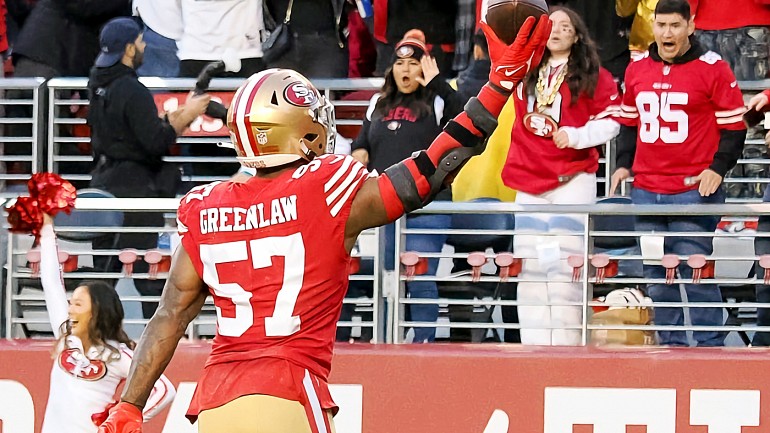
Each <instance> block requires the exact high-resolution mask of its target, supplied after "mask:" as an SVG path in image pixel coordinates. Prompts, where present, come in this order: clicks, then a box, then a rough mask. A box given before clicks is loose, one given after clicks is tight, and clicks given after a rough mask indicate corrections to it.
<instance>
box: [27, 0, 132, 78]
mask: <svg viewBox="0 0 770 433" xmlns="http://www.w3.org/2000/svg"><path fill="white" fill-rule="evenodd" d="M130 14H131V9H130V5H129V4H128V3H127V2H126V1H125V0H103V1H99V2H92V1H85V0H73V1H67V2H61V1H58V0H40V1H39V2H38V3H37V5H36V6H35V7H34V9H32V12H31V13H30V15H29V17H28V18H27V19H26V21H25V22H24V26H23V27H22V29H21V32H20V34H19V36H18V39H17V40H16V43H15V45H14V47H13V58H14V67H15V69H14V74H15V76H17V77H45V78H52V77H58V76H65V77H85V76H87V75H88V69H89V68H90V66H91V65H92V64H93V62H94V59H95V58H96V56H97V55H98V54H99V38H98V31H99V28H100V27H101V26H102V25H103V24H104V23H106V22H107V21H108V20H109V19H111V18H114V17H118V16H127V15H130Z"/></svg>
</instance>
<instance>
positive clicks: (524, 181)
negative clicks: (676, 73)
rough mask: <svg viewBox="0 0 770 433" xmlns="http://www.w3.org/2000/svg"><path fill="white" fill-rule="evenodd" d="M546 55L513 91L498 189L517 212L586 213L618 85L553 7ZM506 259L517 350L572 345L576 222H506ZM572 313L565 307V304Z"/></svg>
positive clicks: (569, 218)
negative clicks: (565, 207)
mask: <svg viewBox="0 0 770 433" xmlns="http://www.w3.org/2000/svg"><path fill="white" fill-rule="evenodd" d="M550 18H551V21H552V22H553V27H552V30H551V37H550V38H549V40H548V44H547V49H546V51H545V54H544V55H543V59H542V60H541V62H540V64H539V66H538V67H537V68H534V69H533V70H532V71H531V72H530V73H529V75H528V76H527V78H526V79H525V81H524V82H522V83H521V84H520V85H519V87H518V88H517V89H516V91H515V92H514V95H513V96H514V102H515V108H516V121H515V122H514V125H513V131H512V134H511V146H510V149H509V150H508V158H507V161H506V163H505V166H504V167H503V172H502V178H503V182H504V183H505V184H506V185H507V186H509V187H511V188H513V189H515V190H517V191H518V192H517V195H516V203H518V204H588V203H593V202H594V201H595V200H596V172H597V170H598V169H599V152H598V150H597V149H596V147H597V146H600V145H602V144H604V143H606V142H607V141H609V140H611V139H612V138H613V137H615V136H616V135H617V134H618V132H619V130H620V125H619V124H618V123H617V122H615V121H614V120H612V119H610V118H609V117H608V116H609V115H610V114H611V113H612V112H613V111H614V110H615V108H616V107H617V106H618V105H619V103H620V97H619V94H618V88H617V84H616V83H615V81H614V80H613V78H612V75H611V74H610V73H609V72H608V71H607V70H605V69H603V68H602V67H600V65H599V55H598V53H597V49H596V46H595V45H594V42H593V41H592V40H591V38H590V36H589V34H588V28H587V27H586V25H585V23H584V22H583V20H582V19H581V18H580V16H579V15H578V14H577V13H575V12H574V11H572V10H571V9H567V8H554V9H552V11H551V15H550ZM515 218H516V230H517V231H524V232H528V231H531V232H532V233H538V234H532V235H530V234H518V235H516V236H515V237H514V251H515V252H516V254H517V256H520V257H523V258H524V263H523V268H522V273H521V275H520V276H521V278H524V279H530V280H535V281H525V282H520V283H519V286H518V300H519V302H521V303H522V304H528V305H520V306H519V320H520V322H521V342H522V343H524V344H539V345H576V344H580V343H581V340H580V329H579V326H580V325H581V324H582V307H581V306H580V304H579V303H580V302H581V301H582V300H583V293H582V289H581V287H582V285H581V284H576V283H572V282H570V278H571V274H572V269H571V268H570V267H569V266H568V265H567V263H566V258H567V257H568V256H569V255H572V254H582V250H583V242H584V240H583V238H582V237H581V236H574V235H541V233H544V232H546V233H574V232H578V233H582V231H583V217H582V216H580V215H548V214H542V213H538V214H520V213H517V214H516V215H515ZM569 304H572V305H569Z"/></svg>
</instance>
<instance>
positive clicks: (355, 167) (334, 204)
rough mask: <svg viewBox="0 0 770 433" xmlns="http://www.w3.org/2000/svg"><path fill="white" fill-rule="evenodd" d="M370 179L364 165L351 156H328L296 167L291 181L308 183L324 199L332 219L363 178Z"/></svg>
mask: <svg viewBox="0 0 770 433" xmlns="http://www.w3.org/2000/svg"><path fill="white" fill-rule="evenodd" d="M370 176H373V175H372V174H371V173H369V171H368V170H367V169H366V167H364V165H363V164H361V163H360V162H358V161H356V159H355V158H353V157H352V156H350V155H335V154H327V155H322V156H319V157H317V158H315V159H313V160H312V161H310V162H308V163H307V164H304V165H302V166H300V167H298V168H297V169H296V170H295V171H294V173H293V174H292V176H291V177H292V179H294V180H297V181H299V182H310V183H311V185H313V188H315V190H316V191H318V194H319V195H320V196H323V198H324V200H325V201H326V204H327V205H328V206H329V210H330V212H331V214H332V216H336V215H338V214H339V212H340V210H341V209H342V208H343V207H344V206H345V205H346V204H348V203H350V202H352V200H353V197H355V194H356V193H357V191H358V189H359V188H360V187H361V185H363V182H364V180H365V179H366V178H368V177H370Z"/></svg>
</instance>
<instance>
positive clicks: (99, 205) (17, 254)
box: [0, 198, 386, 342]
mask: <svg viewBox="0 0 770 433" xmlns="http://www.w3.org/2000/svg"><path fill="white" fill-rule="evenodd" d="M12 200H13V199H10V200H4V199H0V205H3V206H5V205H7V204H10V203H12ZM6 202H7V203H6ZM178 204H179V200H178V199H139V198H130V199H118V198H78V199H77V202H76V208H77V209H79V210H93V211H111V210H121V211H127V212H141V211H155V212H158V211H162V212H166V213H175V212H176V209H177V206H178ZM56 231H57V232H59V233H60V234H61V235H63V234H64V233H66V232H104V233H158V232H167V233H168V232H175V231H176V229H175V228H174V227H168V226H167V227H165V228H162V229H159V228H158V227H129V228H126V227H82V226H79V227H67V226H57V228H56ZM62 237H63V236H60V239H59V248H60V251H64V252H68V253H71V254H73V255H77V256H78V260H81V259H85V261H86V264H88V263H87V262H88V259H89V258H92V257H94V256H117V255H118V254H119V253H120V250H98V251H94V250H92V249H91V248H90V241H87V242H83V243H79V242H71V241H70V242H68V241H63V240H62V239H61V238H62ZM361 237H362V238H373V239H378V237H379V230H376V229H375V230H368V231H366V232H364V233H362V235H361ZM374 243H375V244H376V241H375V242H374ZM75 244H79V245H75ZM31 246H32V238H31V236H27V235H19V234H11V236H9V240H8V244H7V245H6V248H7V254H8V255H7V257H8V260H7V263H6V264H5V268H6V270H7V276H6V281H5V290H4V296H3V301H4V302H3V303H4V304H5V305H4V308H3V316H4V325H5V326H4V327H5V332H4V334H3V336H4V338H18V337H22V336H24V335H25V334H29V332H28V330H29V329H30V328H34V329H35V330H36V331H35V332H34V333H39V332H43V334H45V330H46V329H49V328H50V326H49V323H48V317H47V314H46V313H45V299H44V297H43V293H42V291H41V290H40V288H39V287H34V286H35V285H34V284H33V285H32V286H30V285H29V284H30V282H34V281H36V279H37V277H34V276H33V274H32V270H31V269H30V267H28V266H27V264H26V258H25V256H26V254H27V252H28V251H29V249H30V248H31ZM357 251H359V252H357V253H355V254H353V256H354V257H356V258H358V259H363V260H369V261H371V262H372V263H373V266H372V271H371V272H361V273H358V274H356V275H351V276H350V280H351V281H356V282H369V284H370V285H371V295H368V296H360V297H357V298H346V299H345V301H344V303H345V304H346V305H347V306H352V307H348V310H350V311H348V316H349V317H347V320H342V321H340V322H339V323H338V328H347V329H350V331H351V332H352V333H359V332H360V333H361V334H364V335H371V340H372V341H375V342H384V341H386V336H385V335H384V332H385V330H386V326H385V325H384V323H385V322H384V317H385V316H384V315H385V308H384V305H383V303H382V302H383V299H384V298H383V296H382V295H381V275H382V272H381V269H380V267H381V265H380V263H381V260H380V257H381V252H380V250H379V249H377V248H374V249H371V248H369V249H367V250H366V251H361V250H360V249H358V250H357ZM144 252H145V251H138V255H139V256H142V255H143V254H144ZM167 253H168V254H170V253H171V252H170V251H168V252H167ZM80 263H81V264H82V263H83V262H82V260H81V262H80ZM63 276H64V279H65V281H73V280H78V281H82V280H89V279H111V280H120V279H126V278H127V277H125V275H123V274H122V273H115V272H100V271H87V272H83V271H73V272H64V274H63ZM167 277H168V273H165V272H160V273H158V274H157V276H151V275H149V274H147V273H133V274H132V275H131V277H130V278H128V280H137V279H138V280H146V279H154V278H157V279H159V280H165V279H166V278H167ZM25 284H27V286H26V288H25V287H24V285H25ZM119 284H120V283H119ZM121 300H122V301H123V302H124V304H125V303H126V302H128V303H141V302H158V301H159V300H160V298H159V297H157V296H154V297H153V296H122V297H121ZM124 323H125V324H126V325H141V326H142V327H143V326H144V325H145V324H146V323H147V319H144V318H142V317H129V316H127V317H126V320H125V321H124ZM215 324H216V312H215V310H214V304H213V301H212V298H211V297H209V298H208V299H207V300H206V303H205V305H204V307H203V311H202V312H201V314H200V315H199V316H198V317H197V318H196V319H194V320H193V322H192V323H191V324H190V326H189V327H188V330H187V335H188V337H189V338H199V337H201V336H207V337H211V336H213V335H214V326H215Z"/></svg>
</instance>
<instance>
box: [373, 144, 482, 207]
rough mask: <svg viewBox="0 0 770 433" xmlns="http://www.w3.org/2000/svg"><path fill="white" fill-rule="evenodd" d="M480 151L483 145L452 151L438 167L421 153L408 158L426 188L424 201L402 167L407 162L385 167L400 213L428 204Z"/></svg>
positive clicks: (411, 178) (410, 174)
mask: <svg viewBox="0 0 770 433" xmlns="http://www.w3.org/2000/svg"><path fill="white" fill-rule="evenodd" d="M483 150H484V144H483V143H482V144H481V145H479V146H476V147H456V148H454V149H452V150H450V151H448V152H447V153H446V154H444V156H442V157H441V161H439V164H438V167H434V166H433V163H432V162H431V160H430V158H429V157H428V154H427V153H425V151H420V152H416V153H415V154H414V155H412V157H411V159H412V160H413V161H414V163H415V165H416V166H417V170H418V171H419V172H420V175H421V176H423V177H425V178H426V179H427V181H428V184H429V185H430V192H429V193H428V195H427V196H425V197H421V196H420V193H419V192H418V191H417V182H416V180H415V179H414V177H413V176H412V172H411V171H409V167H407V165H406V163H405V162H406V161H408V159H407V160H404V161H401V162H399V163H398V164H394V165H392V166H390V167H388V168H387V169H386V170H385V175H386V176H388V179H389V180H390V183H391V184H392V185H393V189H395V190H396V195H398V198H399V200H401V204H402V205H403V206H404V212H405V213H409V212H412V211H413V210H416V209H419V208H421V207H423V206H425V205H426V204H428V203H430V202H431V201H432V200H433V199H434V198H435V197H436V194H438V193H439V192H441V190H442V189H444V188H445V187H446V185H445V181H446V179H447V177H448V176H450V175H455V174H457V172H458V171H459V169H460V168H461V167H462V166H463V164H465V163H466V162H467V161H468V160H469V159H471V158H472V157H474V156H476V155H478V154H480V153H481V152H482V151H483Z"/></svg>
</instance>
